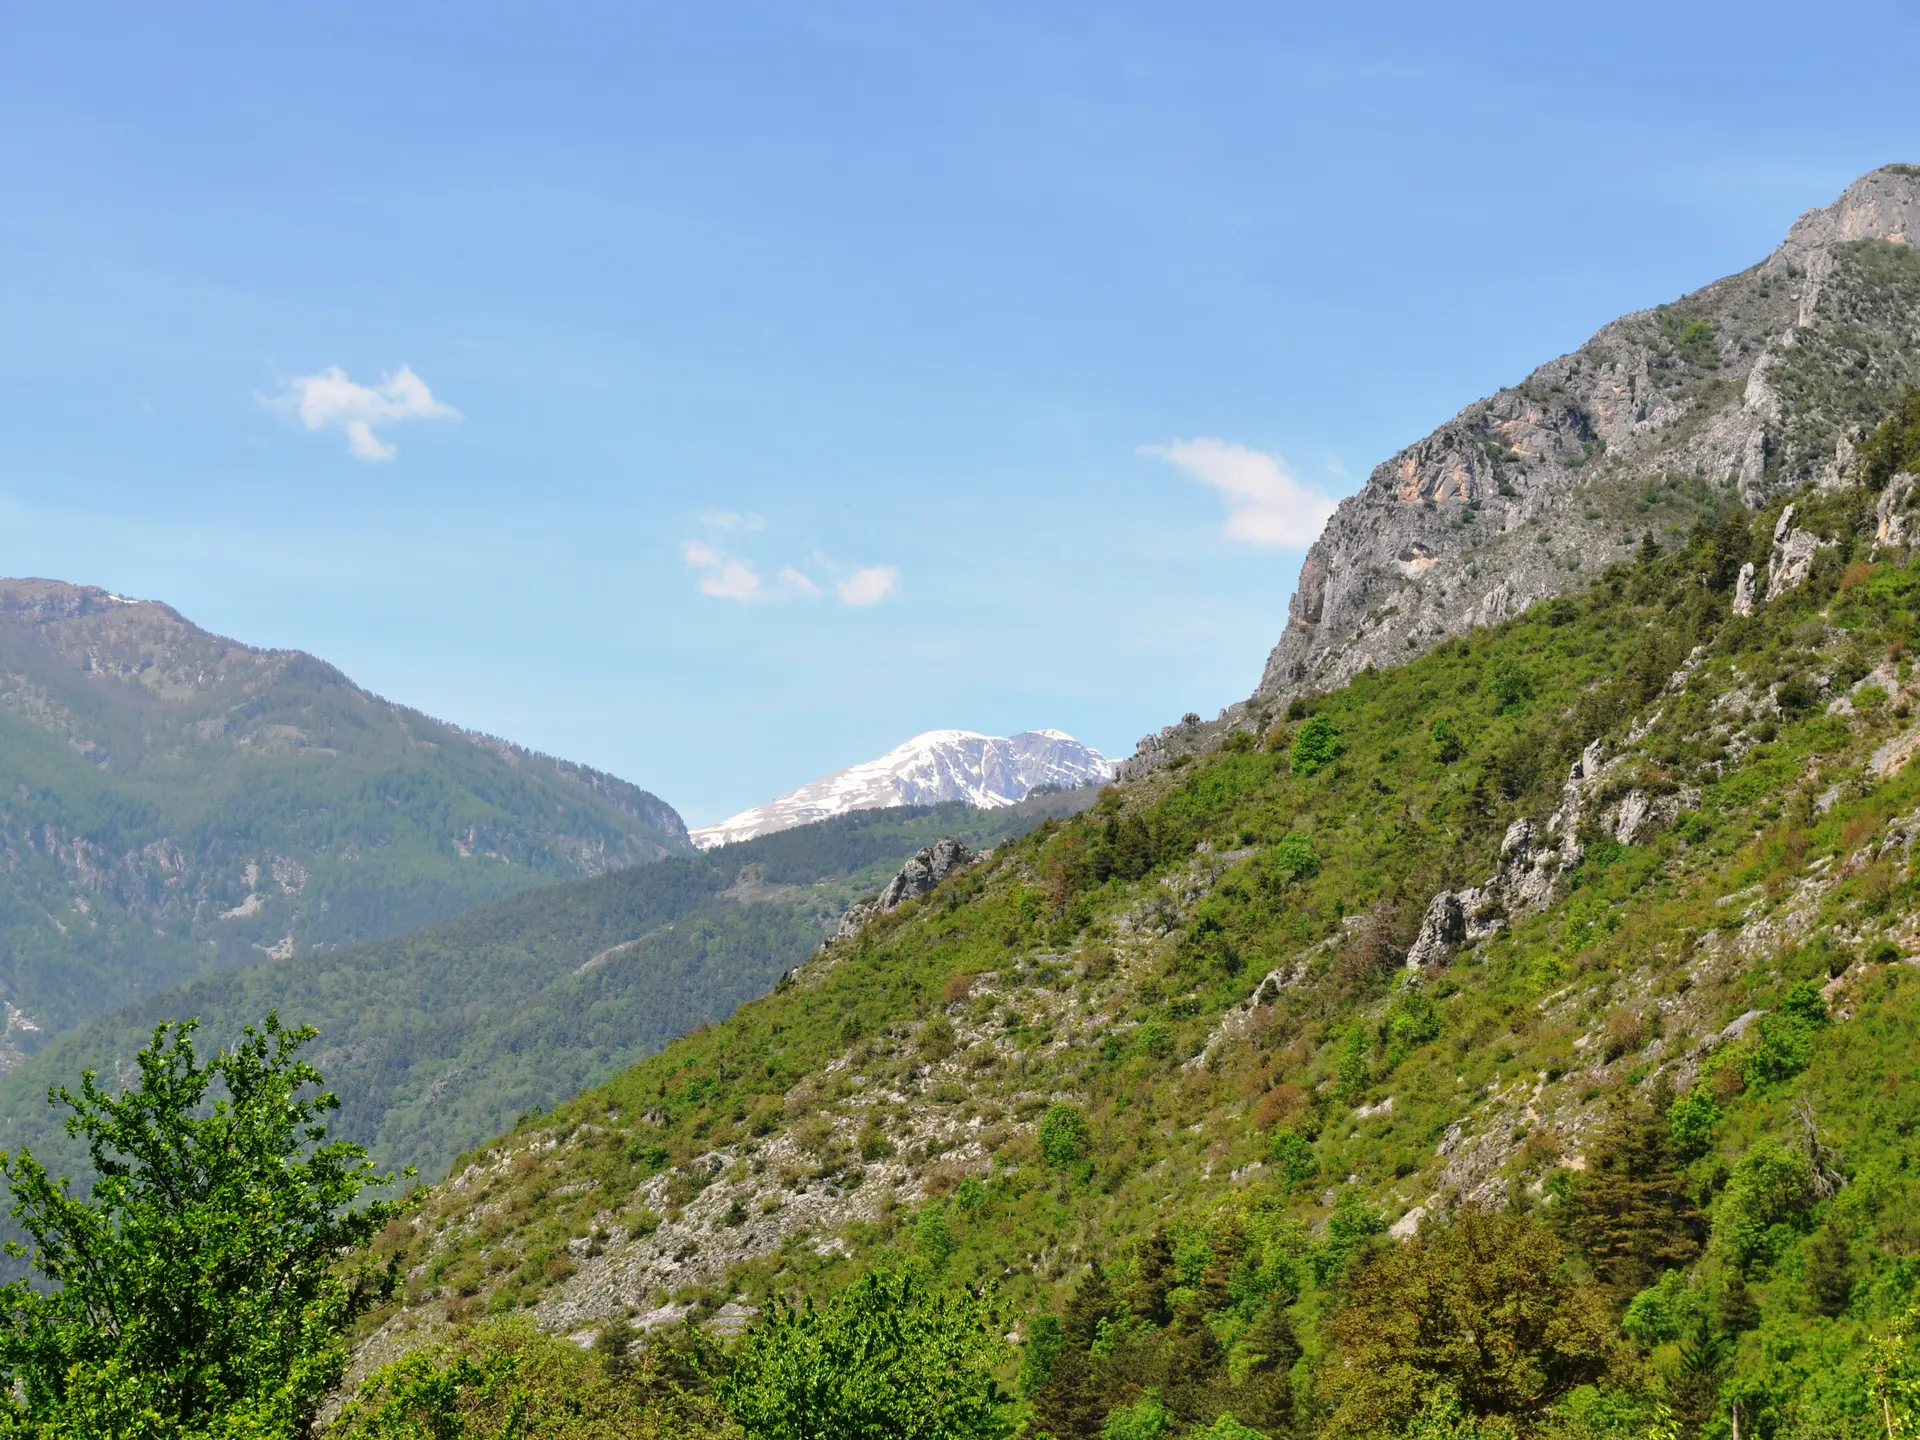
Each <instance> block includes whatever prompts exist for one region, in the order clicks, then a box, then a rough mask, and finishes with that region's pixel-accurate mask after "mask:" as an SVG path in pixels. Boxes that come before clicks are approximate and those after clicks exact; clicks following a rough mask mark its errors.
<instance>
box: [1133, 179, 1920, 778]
mask: <svg viewBox="0 0 1920 1440" xmlns="http://www.w3.org/2000/svg"><path fill="white" fill-rule="evenodd" d="M1916 239H1920V168H1917V167H1913V166H1904V165H1895V166H1888V167H1886V168H1884V169H1881V170H1876V171H1874V172H1873V173H1872V174H1870V175H1867V176H1865V177H1864V178H1862V179H1860V180H1858V181H1856V182H1855V183H1854V184H1853V185H1851V186H1849V187H1848V189H1847V191H1846V193H1845V194H1843V195H1842V196H1841V197H1840V198H1839V199H1838V200H1836V201H1835V202H1834V203H1833V204H1832V205H1830V206H1828V207H1826V208H1825V209H1821V210H1811V211H1809V212H1807V213H1806V214H1805V215H1803V216H1802V217H1801V218H1800V219H1799V220H1798V221H1797V222H1795V224H1794V225H1793V227H1792V228H1791V230H1789V231H1788V233H1787V236H1786V239H1785V240H1784V241H1782V243H1781V244H1780V246H1779V248H1777V249H1776V250H1775V251H1774V252H1773V253H1772V254H1771V255H1769V256H1768V257H1767V258H1766V259H1765V260H1763V261H1762V262H1761V263H1760V264H1758V265H1756V266H1754V267H1753V268H1752V269H1749V270H1745V271H1743V272H1741V273H1740V274H1738V275H1733V276H1729V277H1728V278H1726V279H1724V280H1719V281H1716V282H1715V283H1713V284H1711V285H1709V286H1707V287H1706V288H1705V289H1702V290H1698V291H1695V292H1694V293H1693V294H1691V295H1688V296H1686V297H1684V298H1683V299H1680V300H1678V301H1675V302H1674V303H1673V304H1671V305H1663V306H1659V307H1657V308H1655V309H1652V310H1646V311H1641V312H1639V313H1636V314H1632V315H1628V316H1626V317H1624V318H1622V319H1620V320H1616V321H1614V322H1613V323H1612V324H1610V325H1608V326H1606V327H1605V328H1604V329H1602V330H1601V331H1600V332H1599V333H1598V334H1596V335H1595V336H1594V337H1593V338H1592V339H1591V340H1589V341H1588V342H1587V343H1586V344H1585V345H1583V346H1581V347H1580V349H1578V350H1577V351H1575V352H1573V353H1572V354H1570V355H1563V356H1561V357H1559V358H1558V359H1556V360H1552V361H1549V362H1548V363H1547V364H1545V365H1542V366H1541V367H1540V368H1539V369H1538V370H1536V371H1534V372H1533V373H1532V374H1531V375H1529V376H1528V377H1527V378H1526V379H1525V380H1523V381H1521V382H1520V383H1519V384H1518V385H1515V386H1512V387H1509V388H1507V389H1504V390H1501V391H1499V392H1497V393H1496V394H1494V395H1491V396H1489V397H1487V398H1486V399H1484V400H1480V401H1476V402H1475V403H1474V404H1472V405H1469V406H1468V407H1467V408H1466V409H1465V410H1463V411H1461V412H1460V413H1459V414H1458V415H1456V416H1455V417H1454V418H1453V419H1451V420H1449V421H1448V422H1447V423H1446V424H1444V425H1442V426H1441V427H1440V428H1439V429H1438V430H1436V431H1434V432H1433V433H1432V434H1431V435H1428V436H1427V437H1425V438H1424V439H1422V440H1419V441H1417V442H1416V443H1414V444H1413V445H1410V446H1408V447H1407V448H1406V449H1405V450H1402V451H1401V452H1400V453H1399V454H1397V455H1395V456H1393V457H1392V458H1391V459H1389V460H1387V461H1386V462H1385V463H1383V464H1381V465H1380V466H1378V467H1377V468H1376V469H1375V470H1374V471H1373V473H1372V475H1371V476H1370V477H1369V478H1368V481H1367V484H1366V486H1365V487H1364V488H1363V489H1362V490H1361V491H1360V492H1359V493H1358V494H1356V495H1353V496H1350V497H1349V498H1348V499H1346V500H1345V501H1343V502H1341V505H1340V508H1339V510H1338V511H1337V512H1336V513H1335V514H1334V516H1333V518H1332V519H1331V520H1329V521H1328V523H1327V527H1326V529H1325V531H1324V532H1323V533H1322V534H1321V536H1320V539H1319V540H1318V541H1317V542H1315V544H1314V545H1313V547H1312V549H1311V550H1309V551H1308V553H1307V558H1306V562H1305V564H1304V565H1302V567H1301V571H1300V581H1299V586H1298V588H1297V590H1296V591H1295V592H1294V595H1293V598H1292V601H1291V603H1290V604H1289V606H1288V618H1287V626H1286V630H1285V632H1284V633H1283V634H1282V635H1281V637H1280V641H1279V643H1278V644H1277V645H1275V646H1274V648H1273V652H1272V654H1271V655H1270V656H1269V657H1268V659H1267V663H1266V668H1265V671H1264V673H1263V674H1262V676H1261V679H1260V684H1259V687H1258V689H1257V690H1256V691H1255V694H1254V696H1253V698H1252V701H1251V702H1250V704H1249V705H1247V706H1237V707H1234V708H1233V709H1231V710H1230V711H1228V712H1227V713H1225V714H1223V715H1222V717H1221V718H1220V720H1218V721H1213V722H1202V721H1201V720H1200V718H1199V717H1198V716H1189V717H1188V718H1187V719H1186V720H1185V721H1183V722H1182V723H1181V724H1180V725H1177V726H1169V727H1168V728H1167V729H1166V730H1163V731H1162V732H1161V733H1160V734H1158V735H1154V736H1148V737H1147V738H1146V739H1144V740H1143V741H1142V742H1141V746H1140V749H1139V751H1138V752H1137V753H1136V755H1135V757H1134V758H1133V759H1132V760H1131V761H1129V762H1127V764H1126V765H1125V766H1124V767H1123V774H1138V773H1141V772H1142V771H1144V770H1146V769H1151V768H1152V767H1153V766H1154V765H1155V764H1157V763H1160V762H1162V761H1164V760H1165V759H1167V758H1170V757H1171V756H1173V755H1176V754H1180V753H1183V752H1187V751H1191V750H1193V749H1196V748H1201V747H1204V746H1205V745H1206V744H1207V743H1210V742H1211V741H1212V740H1214V739H1217V737H1218V736H1219V735H1220V733H1222V732H1223V731H1225V730H1228V729H1231V728H1234V727H1235V726H1240V725H1245V724H1248V723H1252V722H1253V720H1254V719H1255V718H1257V717H1258V716H1260V715H1261V714H1262V713H1264V711H1265V710H1266V709H1268V708H1269V707H1270V706H1272V705H1273V704H1274V703H1275V702H1281V701H1285V700H1287V699H1288V698H1290V697H1292V696H1294V695H1296V694H1300V693H1302V692H1306V691H1313V690H1324V689H1328V688H1330V687H1332V686H1336V685H1338V684H1340V683H1342V682H1343V681H1345V680H1346V679H1348V678H1349V677H1351V676H1353V675H1354V674H1356V673H1358V672H1359V671H1361V670H1363V669H1365V668H1366V667H1368V666H1369V665H1372V666H1387V665H1392V664H1397V663H1400V662H1402V661H1405V660H1407V659H1409V658H1411V657H1412V656H1413V655H1415V654H1417V653H1419V652H1421V651H1424V650H1426V649H1427V648H1429V647H1430V646H1432V645H1433V644H1435V643H1436V642H1438V641H1440V640H1443V639H1446V638H1448V637H1450V636H1453V635H1457V634H1460V633H1462V632H1463V631H1466V630H1468V629H1471V628H1473V627H1474V626H1478V625H1488V624H1492V623H1495V622H1497V621H1499V620H1501V619H1503V618H1505V617H1506V616H1508V615H1512V614H1516V613H1518V612H1520V611H1522V610H1524V609H1526V608H1527V607H1528V606H1530V605H1532V604H1533V603H1534V602H1536V601H1538V600H1541V599H1543V598H1545V597H1547V596H1550V595H1554V594H1558V593H1561V592H1563V591H1567V590H1572V589H1577V588H1579V587H1581V586H1584V585H1586V584H1587V583H1589V582H1590V581H1591V580H1592V579H1593V578H1594V577H1595V575H1597V574H1598V573H1599V572H1600V571H1602V570H1604V569H1605V568H1606V567H1607V566H1608V565H1610V564H1612V563H1614V562H1616V561H1618V560H1621V559H1624V558H1626V557H1627V556H1628V555H1629V554H1630V553H1631V552H1632V550H1633V548H1634V547H1635V546H1636V545H1637V544H1638V543H1639V541H1640V538H1641V536H1642V535H1643V534H1644V533H1645V532H1646V531H1648V530H1653V531H1654V532H1655V533H1656V535H1660V534H1663V533H1668V532H1670V531H1672V530H1676V529H1677V530H1684V529H1685V528H1686V527H1687V526H1688V525H1689V524H1690V523H1691V522H1692V521H1693V520H1694V519H1696V518H1698V517H1700V516H1701V515H1703V514H1711V513H1712V512H1713V511H1714V510H1715V509H1716V508H1719V507H1724V506H1727V505H1731V504H1732V503H1734V502H1739V503H1743V504H1747V505H1753V504H1756V503H1758V502H1759V501H1761V500H1763V499H1765V498H1766V497H1767V496H1768V495H1771V494H1774V493H1777V492H1778V491H1780V490H1783V489H1789V488H1792V487H1794V486H1797V485H1800V484H1802V483H1805V482H1807V481H1809V480H1816V481H1832V480H1836V479H1838V478H1840V477H1841V476H1842V475H1843V474H1844V473H1845V472H1846V470H1847V467H1848V465H1849V463H1850V461H1851V459H1852V453H1853V451H1852V446H1853V442H1854V441H1855V439H1857V437H1858V435H1859V433H1860V431H1861V429H1862V428H1863V427H1865V426H1868V425H1870V424H1872V423H1873V422H1875V421H1877V420H1878V419H1879V418H1880V417H1881V416H1882V415H1883V414H1884V412H1885V411H1886V409H1887V408H1888V406H1889V405H1891V403H1892V402H1893V400H1894V399H1895V398H1896V397H1897V396H1898V394H1899V392H1900V389H1901V387H1902V386H1903V385H1905V384H1907V383H1909V382H1910V381H1912V380H1913V379H1914V378H1915V376H1916V374H1917V373H1920V363H1917V361H1920V253H1916V251H1915V250H1914V249H1913V248H1911V247H1912V245H1913V242H1914V241H1915V240H1916Z"/></svg>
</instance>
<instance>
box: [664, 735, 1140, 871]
mask: <svg viewBox="0 0 1920 1440" xmlns="http://www.w3.org/2000/svg"><path fill="white" fill-rule="evenodd" d="M1112 778H1113V762H1112V761H1110V760H1108V759H1107V757H1106V756H1104V755H1102V754H1101V753H1100V752H1099V751H1098V750H1094V749H1091V748H1090V747H1088V746H1085V745H1082V744H1081V743H1080V742H1079V741H1078V740H1075V739H1074V738H1073V737H1072V736H1071V735H1068V734H1065V733H1064V732H1062V731H1059V730H1025V731H1022V732H1021V733H1020V734H1018V735H1012V736H1006V737H1002V736H997V735H981V734H977V733H975V732H974V731H972V730H928V731H926V732H925V733H923V734H920V735H916V736H914V737H913V738H912V739H911V740H909V741H907V742H906V743H905V744H903V745H897V746H895V747H894V748H893V749H891V750H889V751H888V752H887V753H886V754H884V755H882V756H880V757H879V758H878V759H874V760H867V761H863V762H862V763H860V764H858V765H849V766H847V767H846V769H844V770H836V771H834V772H833V773H832V774H831V775H824V776H822V777H821V778H820V779H818V780H814V781H811V782H809V783H808V784H805V785H802V786H801V787H800V788H799V789H798V790H795V791H793V792H792V793H791V794H787V795H783V796H781V797H780V798H779V799H778V800H772V801H769V802H768V803H767V804H765V805H756V806H754V807H753V808H752V809H751V810H742V811H741V812H740V813H739V814H738V815H733V816H730V817H728V818H727V819H725V820H722V821H721V822H720V823H719V824H717V825H703V826H701V827H699V828H698V829H696V830H693V831H692V832H690V833H691V838H692V840H693V843H694V844H695V845H697V846H699V847H700V848H701V849H703V850H711V849H713V848H714V847H716V846H720V845H732V844H735V843H737V842H739V841H742V840H751V839H754V838H755V837H756V836H760V835H771V834H773V833H774V832H775V831H779V830H790V829H792V828H793V827H794V826H796V825H811V824H813V823H814V822H816V821H819V820H825V819H828V818H830V817H832V816H835V815H844V814H846V813H848V812H849V811H853V810H875V809H885V808H889V807H892V806H896V805H943V804H946V803H948V802H950V801H955V800H957V801H960V802H962V803H964V804H967V805H972V806H975V807H976V808H979V809H984V810H993V809H998V808H1000V807H1002V806H1006V805H1015V804H1018V803H1019V802H1020V801H1022V800H1024V799H1026V798H1027V796H1029V795H1030V794H1032V793H1033V792H1034V791H1035V790H1036V789H1039V788H1040V787H1042V786H1046V785H1057V786H1062V787H1065V788H1067V789H1072V788H1074V787H1077V786H1080V785H1085V784H1088V783H1090V782H1094V781H1105V780H1110V779H1112Z"/></svg>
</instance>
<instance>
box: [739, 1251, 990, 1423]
mask: <svg viewBox="0 0 1920 1440" xmlns="http://www.w3.org/2000/svg"><path fill="white" fill-rule="evenodd" d="M1004 1351H1005V1344H1004V1342H1003V1341H1001V1339H1000V1338H999V1335H998V1333H997V1327H996V1321H995V1316H994V1313H993V1306H992V1303H991V1301H990V1300H989V1299H988V1298H986V1297H984V1296H979V1295H974V1294H970V1293H968V1292H966V1291H963V1290H938V1289H933V1288H931V1287H930V1286H929V1285H928V1283H927V1281H926V1280H925V1279H924V1278H922V1277H921V1276H920V1275H918V1274H916V1273H915V1272H913V1271H911V1270H875V1271H869V1272H868V1273H867V1274H865V1275H863V1276H861V1277H860V1279H858V1280H856V1281H855V1282H854V1283H853V1284H852V1285H850V1286H848V1287H847V1288H846V1289H845V1290H842V1291H840V1292H839V1293H838V1294H836V1295H835V1296H834V1297H833V1298H832V1299H831V1300H829V1301H828V1302H827V1303H826V1304H825V1305H824V1306H820V1307H816V1306H815V1305H814V1303H813V1301H812V1300H811V1299H810V1298H809V1299H807V1300H804V1301H802V1302H801V1304H800V1306H799V1307H798V1308H795V1307H794V1306H792V1305H789V1304H788V1303H787V1302H786V1301H785V1300H784V1299H776V1300H775V1302H774V1303H773V1304H772V1305H771V1306H770V1307H769V1308H768V1310H767V1312H766V1313H765V1314H764V1315H763V1316H761V1318H760V1320H759V1321H758V1322H757V1323H756V1324H755V1325H754V1326H753V1327H752V1328H751V1329H750V1330H749V1331H748V1332H747V1334H746V1336H745V1337H744V1338H743V1339H742V1341H741V1343H740V1346H739V1348H738V1350H737V1351H736V1352H735V1353H734V1354H733V1355H732V1356H731V1357H730V1363H728V1364H726V1365H725V1366H723V1367H719V1369H718V1373H717V1374H716V1375H715V1376H714V1394H715V1396H716V1397H717V1398H718V1399H719V1401H720V1403H721V1404H722V1405H723V1406H724V1407H725V1409H726V1411H727V1413H728V1414H729V1415H731V1416H732V1417H733V1419H734V1421H735V1422H736V1423H737V1424H738V1425H739V1426H740V1428H741V1429H742V1430H743V1431H745V1432H746V1435H747V1440H989V1437H993V1436H1000V1435H1005V1434H1007V1433H1008V1432H1009V1430H1010V1429H1011V1424H1010V1421H1009V1418H1008V1413H1007V1402H1008V1397H1006V1396H1005V1395H1004V1394H1003V1393H1002V1392H1001V1390H1000V1387H999V1385H998V1384H997V1383H996V1382H995V1380H994V1378H993V1372H994V1367H995V1366H997V1365H998V1364H999V1363H1000V1362H1001V1360H1002V1358H1003V1354H1004Z"/></svg>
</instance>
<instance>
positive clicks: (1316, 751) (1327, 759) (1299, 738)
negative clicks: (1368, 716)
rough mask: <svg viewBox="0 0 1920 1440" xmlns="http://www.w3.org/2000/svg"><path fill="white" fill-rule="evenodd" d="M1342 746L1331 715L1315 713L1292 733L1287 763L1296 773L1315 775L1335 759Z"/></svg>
mask: <svg viewBox="0 0 1920 1440" xmlns="http://www.w3.org/2000/svg"><path fill="white" fill-rule="evenodd" d="M1344 748H1345V747H1344V746H1343V745H1342V744H1341V741H1340V727H1339V726H1337V725H1335V724H1334V723H1333V719H1332V717H1330V716H1327V715H1315V716H1313V717H1312V718H1311V719H1309V720H1308V721H1307V723H1306V724H1304V725H1302V726H1301V727H1300V729H1299V731H1298V732H1297V733H1296V734H1295V735H1294V737H1293V748H1292V750H1291V751H1290V752H1289V753H1288V760H1287V765H1288V768H1289V769H1291V770H1292V771H1293V773H1294V774H1296V775H1317V774H1318V773H1319V772H1320V771H1322V770H1324V769H1326V768H1327V766H1329V765H1331V764H1332V763H1333V762H1334V761H1335V760H1337V759H1338V758H1339V757H1340V752H1341V751H1342V750H1343V749H1344Z"/></svg>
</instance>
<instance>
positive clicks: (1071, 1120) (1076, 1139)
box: [1040, 1104, 1087, 1170]
mask: <svg viewBox="0 0 1920 1440" xmlns="http://www.w3.org/2000/svg"><path fill="white" fill-rule="evenodd" d="M1086 1149H1087V1117H1086V1112H1085V1111H1083V1110H1081V1109H1080V1107H1079V1106H1078V1105H1064V1104H1054V1105H1049V1106H1048V1107H1047V1113H1046V1116H1045V1118H1043V1119H1042V1120H1041V1121H1040V1154H1041V1156H1042V1157H1043V1158H1044V1159H1045V1160H1046V1162H1047V1164H1049V1165H1051V1166H1052V1167H1053V1168H1054V1169H1056V1170H1067V1169H1071V1168H1072V1167H1073V1166H1074V1165H1076V1164H1078V1163H1079V1162H1080V1159H1081V1157H1082V1156H1083V1155H1085V1154H1086Z"/></svg>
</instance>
